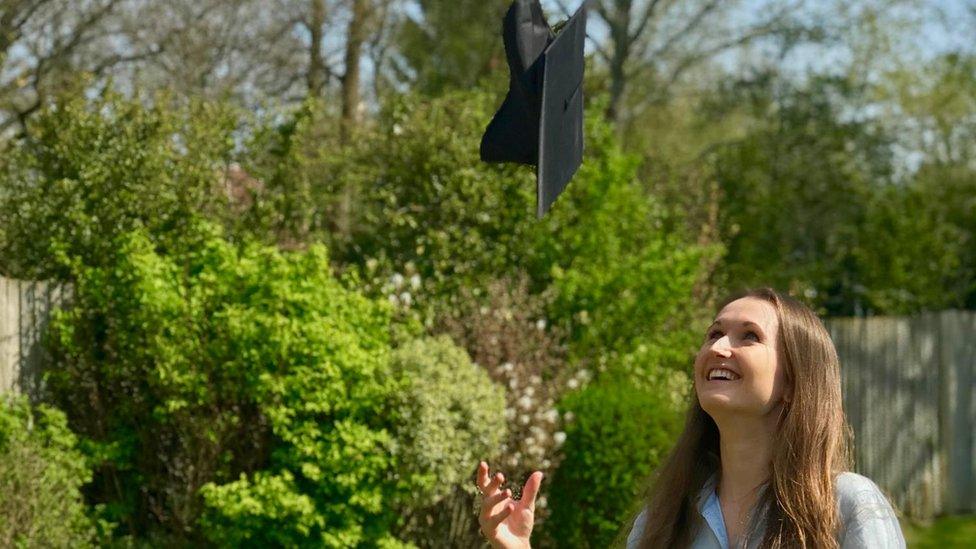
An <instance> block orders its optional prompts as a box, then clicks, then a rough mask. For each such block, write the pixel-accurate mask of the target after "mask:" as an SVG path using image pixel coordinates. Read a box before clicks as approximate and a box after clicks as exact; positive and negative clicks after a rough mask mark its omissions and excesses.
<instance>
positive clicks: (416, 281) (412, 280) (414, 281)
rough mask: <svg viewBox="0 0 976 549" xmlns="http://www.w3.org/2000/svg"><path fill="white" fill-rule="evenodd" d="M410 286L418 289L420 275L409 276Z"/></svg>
mask: <svg viewBox="0 0 976 549" xmlns="http://www.w3.org/2000/svg"><path fill="white" fill-rule="evenodd" d="M410 287H411V288H413V289H414V290H419V289H420V275H418V274H415V275H413V276H411V277H410Z"/></svg>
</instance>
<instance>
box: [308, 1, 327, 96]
mask: <svg viewBox="0 0 976 549" xmlns="http://www.w3.org/2000/svg"><path fill="white" fill-rule="evenodd" d="M311 2H312V5H311V14H310V17H309V21H308V30H309V34H310V35H311V47H310V48H309V64H308V94H309V96H311V97H317V98H318V97H322V92H323V90H324V89H325V78H326V71H325V61H324V60H323V59H322V39H323V38H324V33H323V28H324V27H325V0H311Z"/></svg>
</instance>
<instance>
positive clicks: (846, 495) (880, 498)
mask: <svg viewBox="0 0 976 549" xmlns="http://www.w3.org/2000/svg"><path fill="white" fill-rule="evenodd" d="M834 490H835V493H836V496H837V503H838V505H840V507H841V511H842V512H843V511H844V510H847V509H854V508H857V507H860V506H864V505H875V504H881V503H884V504H885V505H886V506H887V507H888V508H889V509H890V508H891V505H890V504H888V498H886V497H885V495H884V493H883V492H882V491H881V488H878V485H877V484H875V483H874V481H872V480H871V479H869V478H868V477H866V476H864V475H859V474H857V473H854V472H851V471H845V472H843V473H840V474H839V475H837V478H836V480H835V485H834Z"/></svg>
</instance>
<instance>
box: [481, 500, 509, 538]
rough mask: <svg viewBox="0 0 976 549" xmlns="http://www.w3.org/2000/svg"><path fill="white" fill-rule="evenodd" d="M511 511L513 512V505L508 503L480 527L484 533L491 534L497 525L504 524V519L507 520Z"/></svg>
mask: <svg viewBox="0 0 976 549" xmlns="http://www.w3.org/2000/svg"><path fill="white" fill-rule="evenodd" d="M513 510H515V503H512V502H509V503H506V504H505V506H504V507H503V508H502V510H501V511H499V512H497V513H495V514H494V515H492V516H490V517H488V518H487V519H485V522H484V525H483V526H482V527H483V529H484V531H485V533H488V532H493V531H494V530H495V528H498V525H499V524H501V523H503V522H505V519H507V518H508V515H511V514H512V511H513Z"/></svg>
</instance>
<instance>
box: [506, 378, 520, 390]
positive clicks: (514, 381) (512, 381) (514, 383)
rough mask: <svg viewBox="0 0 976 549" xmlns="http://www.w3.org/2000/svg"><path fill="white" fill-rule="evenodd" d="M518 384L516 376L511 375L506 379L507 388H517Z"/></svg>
mask: <svg viewBox="0 0 976 549" xmlns="http://www.w3.org/2000/svg"><path fill="white" fill-rule="evenodd" d="M518 385H519V384H518V378H517V377H513V378H512V379H510V380H508V388H509V389H512V390H513V391H514V390H515V389H518Z"/></svg>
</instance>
